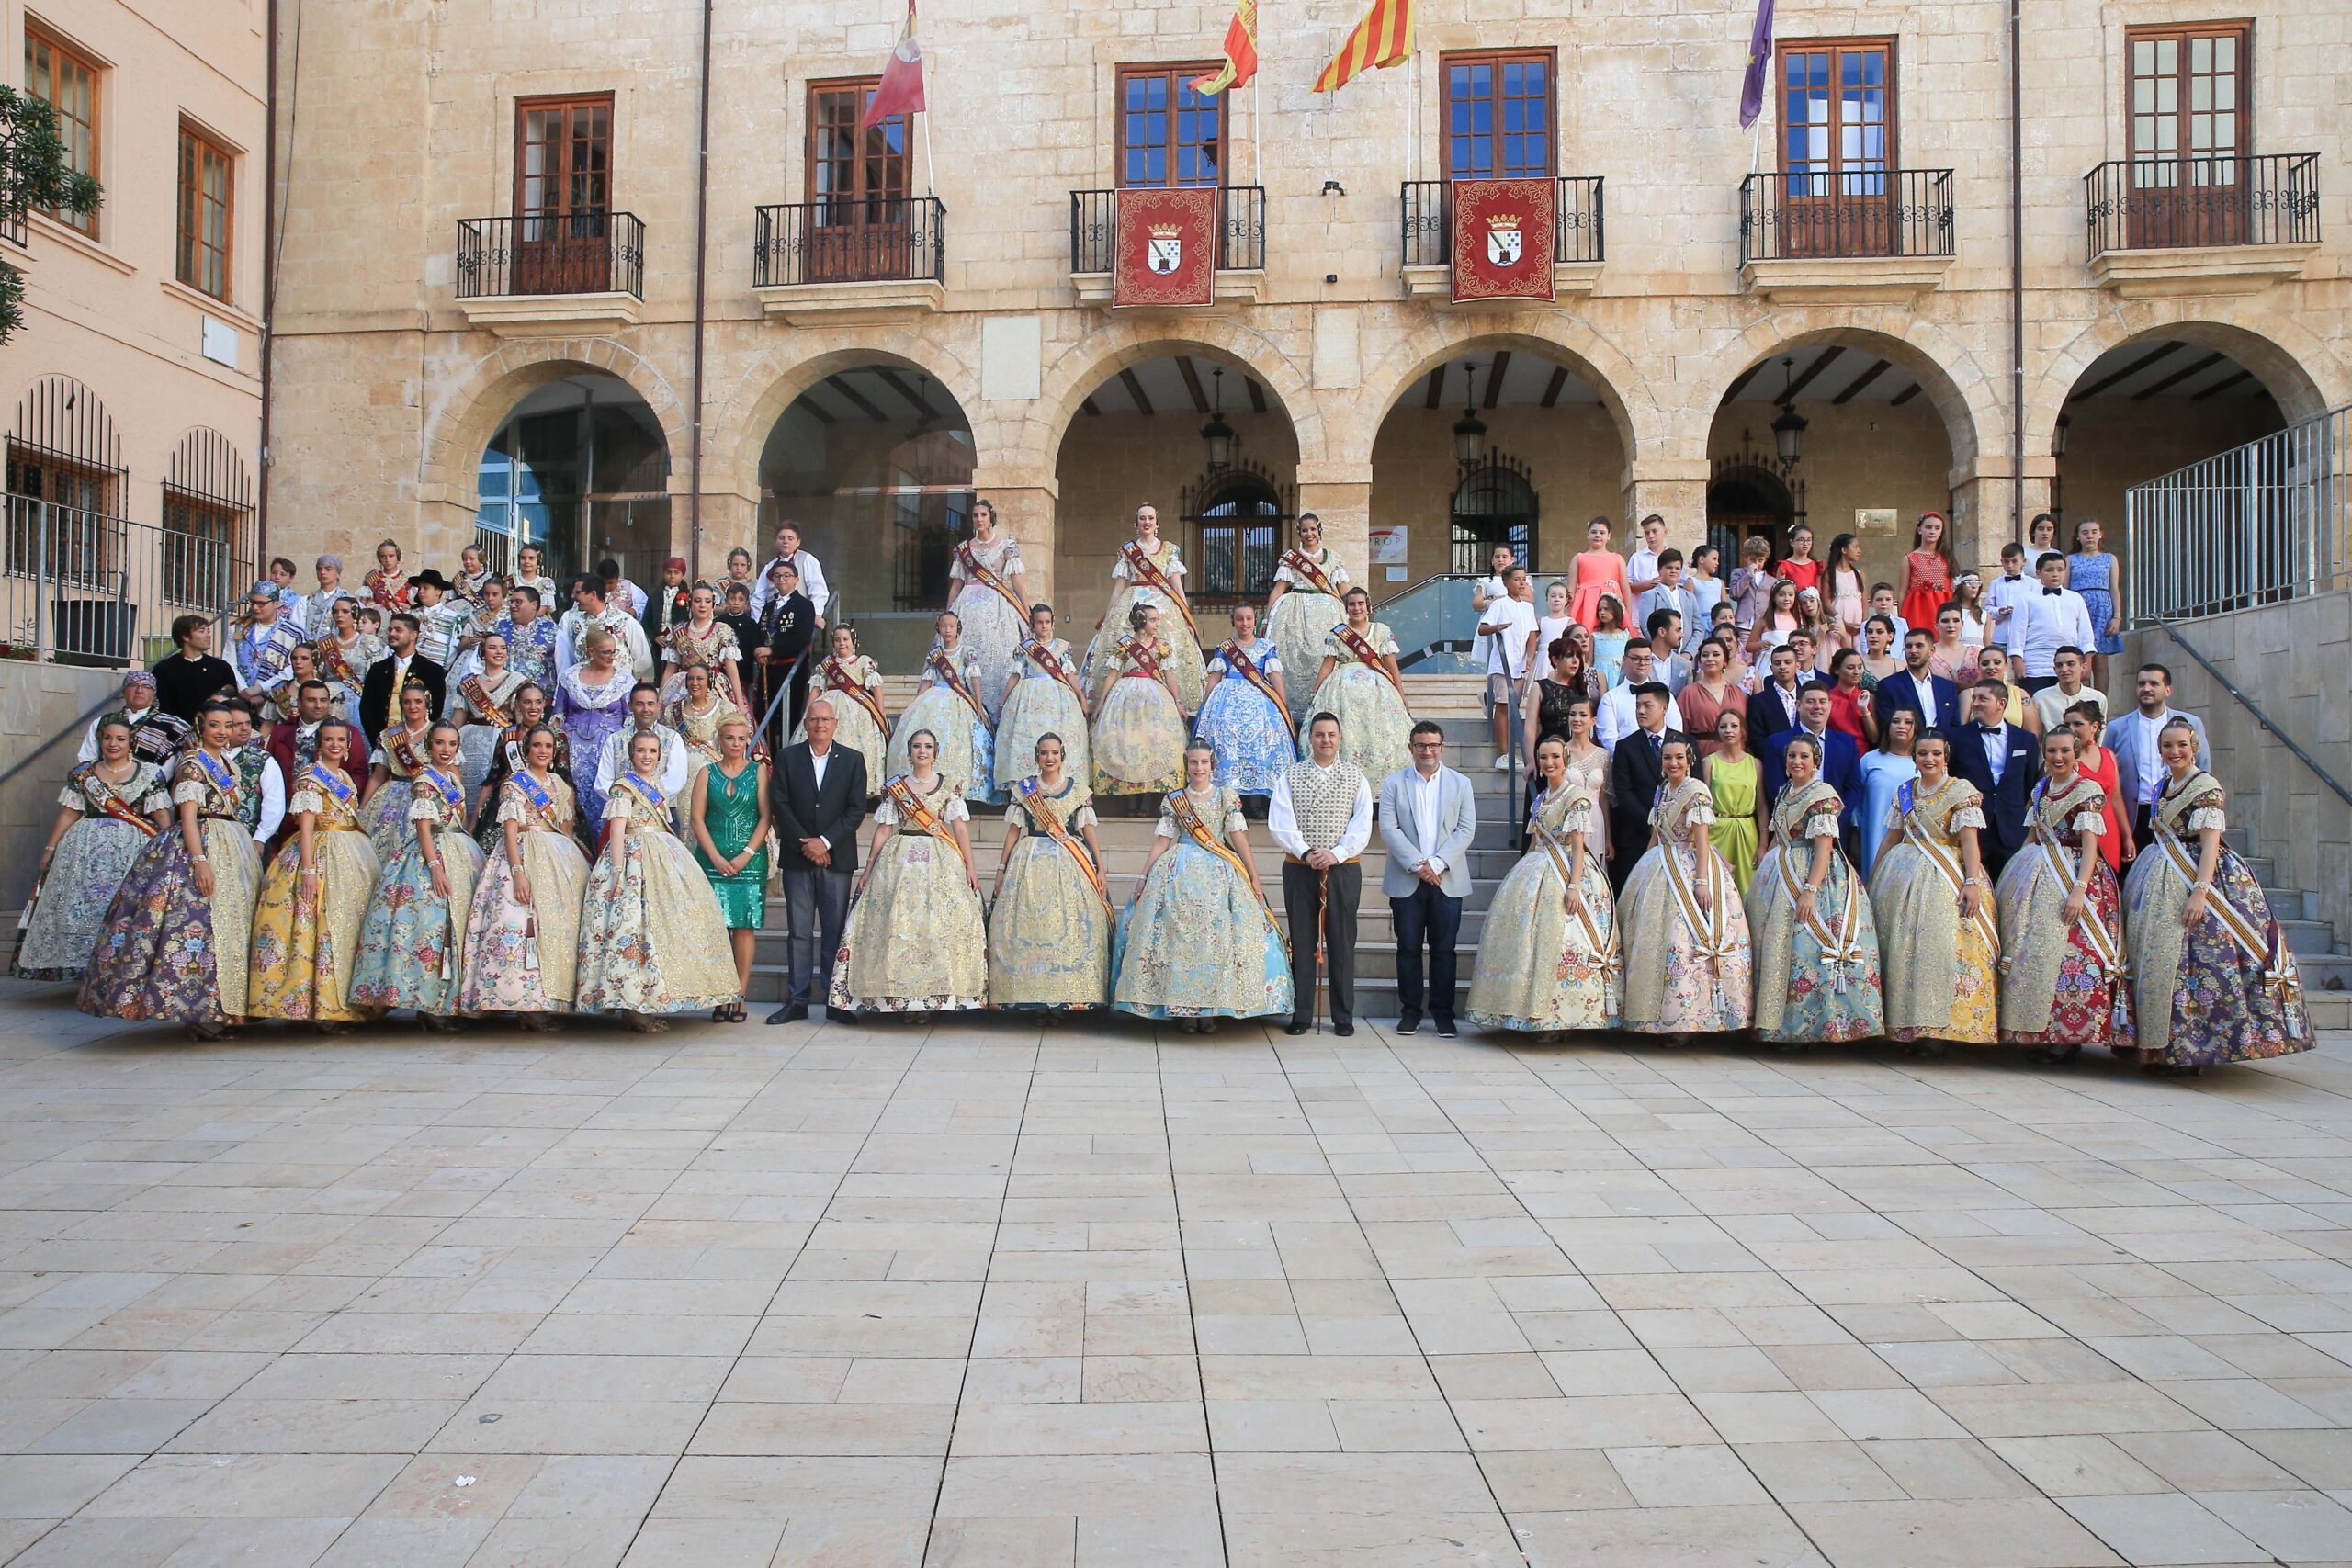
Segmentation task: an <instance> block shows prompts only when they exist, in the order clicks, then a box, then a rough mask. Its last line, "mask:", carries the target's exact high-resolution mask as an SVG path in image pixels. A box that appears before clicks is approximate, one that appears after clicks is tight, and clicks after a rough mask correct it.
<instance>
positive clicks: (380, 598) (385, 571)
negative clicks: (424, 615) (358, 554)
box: [359, 539, 416, 617]
mask: <svg viewBox="0 0 2352 1568" xmlns="http://www.w3.org/2000/svg"><path fill="white" fill-rule="evenodd" d="M359 594H360V597H361V598H363V599H365V600H366V601H367V602H368V604H373V605H375V606H376V607H377V608H378V609H379V610H381V611H383V612H384V614H385V615H386V616H388V617H389V616H390V615H392V613H393V612H395V611H398V610H407V609H412V608H413V607H414V602H415V598H416V595H415V593H414V592H413V590H412V589H411V588H410V587H409V581H408V573H407V572H405V571H403V570H401V547H400V545H399V543H398V542H397V541H395V540H391V539H386V540H385V541H384V542H383V543H382V544H380V545H378V546H377V547H376V565H375V567H374V568H373V569H372V570H369V572H368V575H367V576H365V577H363V578H361V579H360V580H359Z"/></svg>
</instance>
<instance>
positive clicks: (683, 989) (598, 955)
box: [572, 769, 750, 1013]
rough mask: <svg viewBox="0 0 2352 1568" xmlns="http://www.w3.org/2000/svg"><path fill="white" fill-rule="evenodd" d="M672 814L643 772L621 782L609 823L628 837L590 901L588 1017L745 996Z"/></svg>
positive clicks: (584, 905) (706, 883)
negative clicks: (619, 824)
mask: <svg viewBox="0 0 2352 1568" xmlns="http://www.w3.org/2000/svg"><path fill="white" fill-rule="evenodd" d="M749 771H750V770H748V769H746V770H745V772H746V773H749ZM672 818H673V811H672V808H671V804H670V801H669V799H668V798H667V797H666V796H664V795H662V786H661V785H660V784H657V783H651V782H649V781H647V780H646V779H644V778H641V777H639V775H638V774H637V773H623V774H621V775H620V777H618V778H616V779H615V780H614V781H613V787H612V789H611V790H610V791H609V792H608V793H607V795H606V796H605V825H606V826H607V827H610V826H611V825H612V824H614V823H616V822H626V823H628V832H627V833H625V834H624V835H623V836H622V839H621V851H620V853H619V855H618V856H615V855H614V854H613V852H611V850H610V849H608V848H603V847H600V848H599V849H598V852H597V854H596V859H595V862H594V864H592V865H591V866H590V867H589V869H588V886H587V889H586V891H585V892H583V893H582V896H581V901H580V935H579V939H578V940H579V954H580V965H579V971H578V980H577V984H576V986H575V988H574V990H573V994H572V1005H573V1006H574V1007H576V1008H577V1009H578V1010H580V1011H582V1012H639V1013H673V1012H701V1011H705V1010H708V1009H711V1008H716V1007H719V1006H721V1005H723V1004H725V1003H729V1002H732V1001H734V1000H736V999H737V998H740V997H741V996H742V994H743V987H742V986H741V983H740V982H739V981H738V980H737V978H736V976H735V960H734V956H733V954H734V950H733V949H732V948H731V947H730V946H729V944H728V940H727V922H726V920H725V919H723V918H722V917H721V916H720V914H719V909H718V897H717V896H716V895H715V894H714V893H713V892H712V891H711V886H710V879H709V878H708V877H707V876H705V875H704V874H703V868H702V866H701V865H700V864H699V863H697V862H696V861H695V856H694V852H692V851H690V850H688V849H687V848H686V846H685V844H684V842H683V841H682V840H680V839H679V838H678V835H677V833H676V832H675V831H674V830H673V829H672V827H671V825H670V824H671V819H672Z"/></svg>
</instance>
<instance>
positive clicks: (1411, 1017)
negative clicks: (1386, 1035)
mask: <svg viewBox="0 0 2352 1568" xmlns="http://www.w3.org/2000/svg"><path fill="white" fill-rule="evenodd" d="M1419 1032H1421V1015H1420V1014H1419V1013H1417V1012H1408V1013H1405V1014H1402V1015H1400V1016H1399V1017H1398V1018H1397V1033H1399V1034H1419Z"/></svg>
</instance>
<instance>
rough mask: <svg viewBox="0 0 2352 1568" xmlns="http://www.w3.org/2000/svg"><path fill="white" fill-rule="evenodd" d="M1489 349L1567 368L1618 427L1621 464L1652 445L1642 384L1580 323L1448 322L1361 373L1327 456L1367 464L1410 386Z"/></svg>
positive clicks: (1456, 318)
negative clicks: (1360, 391)
mask: <svg viewBox="0 0 2352 1568" xmlns="http://www.w3.org/2000/svg"><path fill="white" fill-rule="evenodd" d="M1496 349H1510V350H1511V351H1512V352H1514V353H1518V352H1525V353H1528V354H1532V355H1538V356H1540V357H1542V358H1544V359H1548V360H1551V361H1552V362H1553V363H1555V364H1562V365H1566V367H1568V368H1569V369H1570V370H1572V371H1574V372H1576V374H1577V376H1579V377H1581V378H1583V379H1584V380H1586V381H1587V382H1589V383H1590V384H1591V386H1592V388H1593V389H1594V390H1595V391H1596V392H1598V393H1599V394H1600V404H1601V406H1602V407H1603V408H1605V409H1607V410H1608V411H1609V417H1610V419H1611V421H1612V422H1613V423H1615V424H1616V426H1617V439H1618V442H1619V444H1620V445H1621V446H1623V450H1624V454H1625V461H1626V462H1627V463H1629V464H1630V463H1632V462H1633V461H1634V454H1635V453H1636V452H1640V451H1643V450H1645V446H1644V443H1645V441H1655V440H1656V439H1657V435H1658V433H1657V431H1656V430H1655V429H1653V428H1651V427H1652V426H1653V425H1654V424H1656V423H1657V421H1656V420H1655V418H1654V417H1653V415H1654V412H1655V411H1656V409H1657V403H1656V401H1655V400H1654V399H1653V398H1652V397H1651V396H1650V393H1649V389H1648V383H1647V381H1646V378H1644V376H1643V375H1642V373H1641V371H1640V370H1639V369H1638V368H1636V367H1634V363H1633V361H1632V360H1630V359H1628V358H1626V357H1625V355H1623V354H1622V353H1620V352H1619V351H1618V348H1617V345H1616V344H1613V343H1611V342H1610V341H1609V340H1608V339H1607V338H1605V337H1603V336H1601V335H1600V333H1597V332H1595V331H1593V330H1592V329H1591V328H1590V327H1589V326H1587V325H1586V324H1585V323H1584V322H1582V321H1576V320H1574V319H1573V318H1568V317H1563V318H1560V319H1559V320H1558V321H1544V322H1543V323H1541V324H1540V325H1518V326H1513V327H1510V328H1503V327H1499V326H1498V324H1497V323H1495V322H1493V321H1483V322H1482V321H1478V320H1477V319H1476V317H1475V316H1462V315H1449V316H1442V317H1439V318H1437V319H1436V320H1434V321H1431V322H1430V324H1429V326H1428V328H1427V329H1426V330H1423V331H1419V332H1416V333H1412V334H1411V335H1410V336H1409V337H1408V338H1406V339H1405V340H1404V341H1402V342H1400V343H1398V344H1397V345H1396V346H1395V347H1394V348H1392V349H1390V350H1389V352H1388V353H1387V354H1386V355H1383V356H1382V358H1381V360H1380V363H1379V364H1377V365H1375V366H1374V367H1372V368H1371V369H1370V370H1368V371H1367V372H1366V373H1365V375H1364V378H1363V387H1364V389H1365V392H1364V394H1363V395H1360V396H1359V397H1358V398H1356V399H1355V400H1354V406H1353V407H1352V409H1351V410H1350V411H1349V412H1350V415H1351V417H1350V419H1349V423H1348V424H1347V426H1346V427H1345V429H1344V431H1343V432H1341V433H1340V435H1341V437H1342V439H1341V440H1340V442H1339V443H1338V445H1339V446H1340V452H1339V453H1335V454H1334V455H1335V456H1339V455H1344V456H1345V457H1348V458H1350V459H1351V460H1354V461H1359V462H1363V463H1367V464H1368V463H1370V462H1371V461H1372V448H1373V443H1374V441H1375V440H1376V439H1377V438H1378V436H1379V434H1380V427H1381V424H1382V423H1383V422H1385V420H1386V419H1387V417H1388V414H1389V411H1391V410H1392V409H1394V408H1396V407H1397V400H1399V399H1400V398H1402V397H1403V396H1404V395H1405V394H1406V392H1407V391H1408V390H1409V389H1411V388H1412V386H1413V385H1414V384H1415V383H1416V382H1418V381H1419V380H1420V379H1421V378H1423V377H1425V376H1427V375H1428V374H1429V373H1430V371H1431V370H1434V369H1436V368H1437V367H1440V366H1442V365H1447V364H1450V363H1452V362H1453V361H1454V360H1458V359H1460V358H1462V357H1464V355H1475V354H1485V353H1488V352H1491V351H1493V350H1496Z"/></svg>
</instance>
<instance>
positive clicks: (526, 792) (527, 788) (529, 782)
mask: <svg viewBox="0 0 2352 1568" xmlns="http://www.w3.org/2000/svg"><path fill="white" fill-rule="evenodd" d="M511 782H512V783H513V784H515V787H516V788H518V789H520V790H521V791H522V792H523V798H524V799H525V800H526V801H528V802H530V806H531V809H532V810H534V811H536V812H537V813H538V814H539V819H540V820H541V821H543V822H545V823H546V824H547V830H548V832H550V833H560V832H563V831H565V829H564V828H563V826H562V825H561V824H560V823H559V822H557V821H556V819H555V796H553V795H549V794H548V792H547V791H546V790H544V789H541V788H540V787H539V781H538V780H537V779H535V778H533V777H532V776H531V775H530V773H528V772H527V771H526V770H525V769H521V768H517V769H515V777H514V779H513V780H512V781H511Z"/></svg>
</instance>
